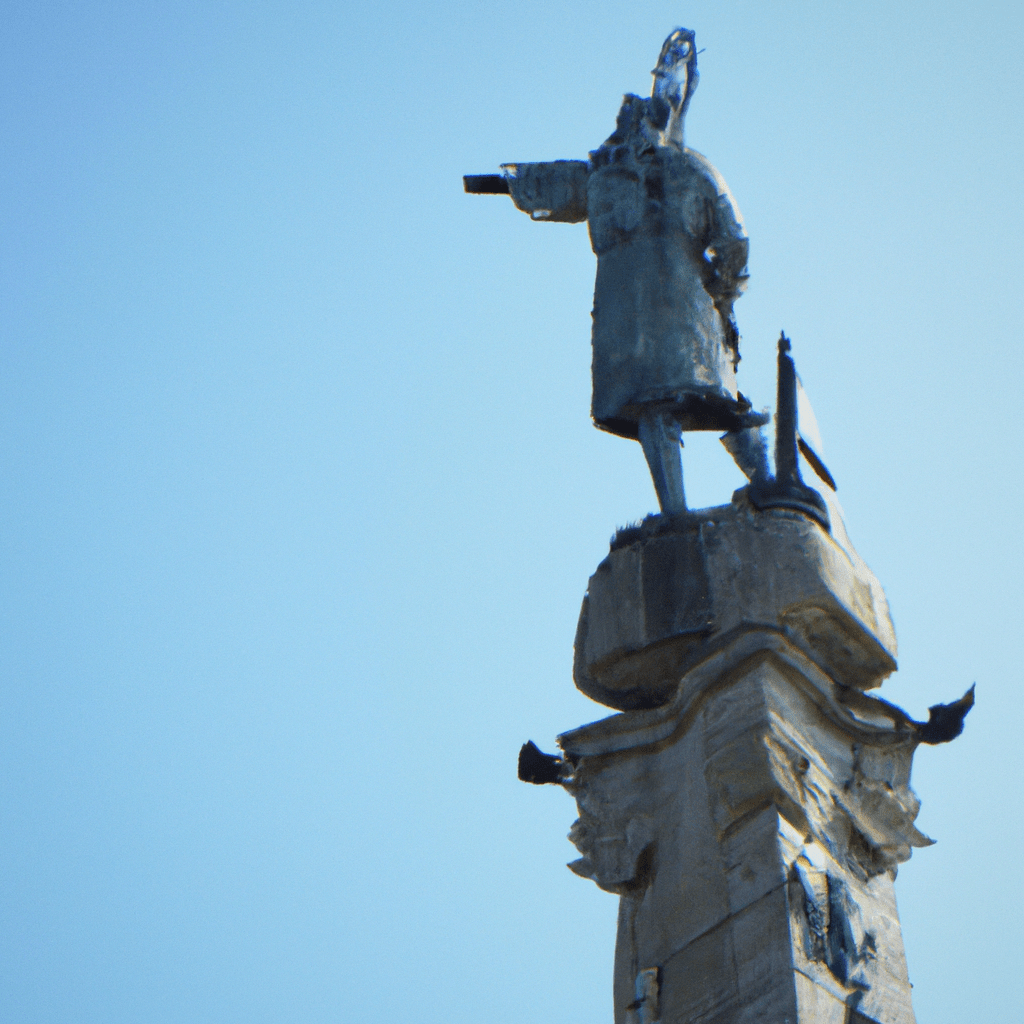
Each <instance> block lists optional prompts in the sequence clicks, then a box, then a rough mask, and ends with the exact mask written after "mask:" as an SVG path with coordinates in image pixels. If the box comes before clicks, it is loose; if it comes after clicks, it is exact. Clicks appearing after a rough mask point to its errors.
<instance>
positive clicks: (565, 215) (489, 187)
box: [463, 160, 590, 223]
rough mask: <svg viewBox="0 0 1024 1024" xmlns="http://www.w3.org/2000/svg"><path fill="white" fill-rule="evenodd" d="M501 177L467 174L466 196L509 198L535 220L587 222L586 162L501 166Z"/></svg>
mask: <svg viewBox="0 0 1024 1024" xmlns="http://www.w3.org/2000/svg"><path fill="white" fill-rule="evenodd" d="M501 169H502V170H503V171H504V172H505V173H504V175H503V176H499V175H497V174H470V175H466V177H465V178H463V182H464V185H465V189H466V191H467V192H475V193H485V194H491V195H494V194H498V195H500V194H502V193H505V194H508V195H510V196H512V202H514V203H515V204H516V206H517V207H518V208H519V209H520V210H522V211H523V212H524V213H528V214H529V215H530V216H531V217H532V218H533V219H534V220H551V221H562V222H563V223H565V222H567V223H575V222H577V221H581V220H586V219H587V176H588V175H589V173H590V167H589V165H588V164H587V162H586V161H585V160H551V161H549V162H547V163H533V164H503V165H502V168H501Z"/></svg>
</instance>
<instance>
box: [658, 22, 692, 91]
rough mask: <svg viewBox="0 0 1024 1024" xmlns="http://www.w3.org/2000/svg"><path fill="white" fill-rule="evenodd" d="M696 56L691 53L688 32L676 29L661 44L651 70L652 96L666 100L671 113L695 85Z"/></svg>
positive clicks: (690, 35)
mask: <svg viewBox="0 0 1024 1024" xmlns="http://www.w3.org/2000/svg"><path fill="white" fill-rule="evenodd" d="M696 72H697V55H696V52H695V51H694V39H693V33H692V32H691V31H689V29H685V28H677V29H676V30H675V32H673V33H672V35H670V36H669V37H668V39H666V40H665V45H664V46H662V48H661V56H660V57H659V58H658V66H657V67H656V68H655V69H654V71H653V72H652V74H653V75H654V88H653V90H652V93H653V95H655V96H660V97H661V98H662V99H664V100H667V101H668V103H669V105H670V106H671V107H672V109H673V110H674V111H678V110H679V109H680V107H682V106H683V105H684V104H685V101H686V100H687V98H688V96H689V94H690V93H691V92H693V90H694V88H696V85H697V74H696Z"/></svg>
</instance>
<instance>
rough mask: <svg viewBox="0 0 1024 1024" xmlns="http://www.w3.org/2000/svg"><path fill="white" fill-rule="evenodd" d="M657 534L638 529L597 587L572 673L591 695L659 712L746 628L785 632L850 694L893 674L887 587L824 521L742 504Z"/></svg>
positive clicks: (593, 585) (583, 615)
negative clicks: (689, 672) (692, 671)
mask: <svg viewBox="0 0 1024 1024" xmlns="http://www.w3.org/2000/svg"><path fill="white" fill-rule="evenodd" d="M658 526H659V529H658V530H657V531H655V530H654V529H650V530H648V529H646V524H645V526H644V527H641V528H639V529H635V530H633V531H631V533H632V536H627V541H628V542H626V543H621V544H617V545H616V546H615V547H614V549H613V550H612V552H611V553H610V554H609V555H608V557H607V558H605V560H604V561H603V562H602V563H601V564H600V565H599V566H598V568H597V571H596V572H595V573H594V575H593V576H592V577H591V578H590V584H589V587H588V589H587V594H586V597H585V598H584V599H583V608H582V610H581V612H580V620H579V626H578V628H577V633H576V648H575V661H574V673H573V674H574V678H575V681H576V685H577V687H578V688H579V689H580V690H582V691H583V692H584V693H585V694H586V695H587V696H588V697H591V698H593V699H594V700H596V701H599V702H601V703H602V704H607V705H609V706H610V707H614V708H619V709H620V710H633V709H637V708H650V707H657V706H659V705H661V704H663V703H665V701H667V700H668V699H669V698H671V696H672V694H673V693H674V692H675V688H676V686H677V684H678V682H679V679H680V677H681V676H682V675H683V673H684V672H685V671H686V669H687V668H688V667H689V666H691V665H692V664H694V663H695V662H696V661H698V660H699V659H700V658H702V657H704V656H705V655H706V653H707V651H708V650H709V649H713V648H714V647H715V646H716V645H721V644H722V643H723V642H726V641H727V640H728V638H729V637H731V636H732V635H734V634H736V633H738V632H740V631H743V630H745V629H750V628H770V629H774V630H777V631H778V632H780V633H782V634H783V635H785V636H786V637H787V638H788V639H789V640H790V641H791V642H792V643H793V644H795V645H796V646H797V647H798V648H800V649H801V650H802V651H803V652H804V653H805V654H806V655H807V656H808V657H809V658H810V659H811V660H812V661H814V662H815V663H816V664H817V665H819V666H820V667H821V668H822V669H823V670H824V671H826V672H827V673H828V674H829V675H830V676H832V677H833V678H834V679H835V680H836V681H838V682H840V683H843V684H844V685H847V686H852V687H856V688H858V689H862V690H864V689H870V688H871V687H874V686H878V685H879V684H880V683H881V681H882V680H883V679H884V678H885V677H886V676H888V675H889V674H890V673H892V672H893V671H895V669H896V637H895V633H894V631H893V626H892V621H891V619H890V617H889V606H888V603H887V602H886V599H885V594H884V593H883V591H882V587H881V585H880V584H879V582H878V580H877V579H876V578H875V576H874V575H873V574H872V572H871V571H870V569H868V567H867V566H866V565H865V564H864V563H863V561H861V559H860V558H859V557H858V556H857V554H856V552H855V551H854V550H853V548H852V546H851V545H849V543H844V544H840V543H839V542H838V541H837V540H836V539H834V538H833V537H832V536H830V535H829V533H828V532H827V531H826V530H824V529H823V528H822V527H821V526H819V525H818V524H817V523H815V522H812V521H811V520H809V519H807V518H806V517H804V516H802V515H800V514H798V513H793V512H787V511H773V512H768V513H765V512H761V513H755V512H754V511H752V509H751V508H750V506H749V504H747V502H746V500H745V498H743V497H742V494H740V495H739V496H738V497H737V500H736V501H735V502H734V503H733V504H732V505H728V506H724V507H722V508H715V509H707V510H705V511H703V512H701V513H694V514H688V515H685V516H680V517H676V518H675V519H673V520H670V521H669V524H668V526H669V528H668V529H665V527H664V525H663V524H662V523H659V524H658ZM843 539H844V540H845V538H843Z"/></svg>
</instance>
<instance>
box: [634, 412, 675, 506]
mask: <svg viewBox="0 0 1024 1024" xmlns="http://www.w3.org/2000/svg"><path fill="white" fill-rule="evenodd" d="M638 426H639V431H638V432H639V435H640V444H641V445H643V449H644V455H645V456H646V457H647V465H648V466H649V467H650V470H651V478H652V479H653V480H654V490H655V491H656V492H657V494H658V504H659V505H661V511H662V512H664V513H665V515H675V513H677V512H685V511H686V495H685V494H684V493H683V460H682V457H681V455H680V453H679V448H680V446H681V445H682V430H681V429H680V427H679V421H678V420H677V419H676V418H675V416H674V415H673V414H672V412H671V410H669V409H666V408H663V407H662V408H659V407H654V408H652V409H645V410H644V411H643V412H642V413H641V414H640V422H639V425H638Z"/></svg>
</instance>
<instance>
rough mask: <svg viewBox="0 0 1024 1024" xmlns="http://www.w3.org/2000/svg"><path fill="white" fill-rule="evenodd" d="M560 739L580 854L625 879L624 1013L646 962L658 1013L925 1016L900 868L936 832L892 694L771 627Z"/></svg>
mask: <svg viewBox="0 0 1024 1024" xmlns="http://www.w3.org/2000/svg"><path fill="white" fill-rule="evenodd" d="M559 742H560V744H561V745H562V748H563V750H564V751H565V753H566V756H567V757H568V758H569V760H570V761H571V762H572V763H573V764H574V765H575V772H574V775H573V777H572V779H571V780H570V781H568V782H566V783H565V785H566V788H568V789H569V790H570V792H572V793H573V795H574V796H575V797H576V800H577V803H578V805H579V809H580V818H579V821H578V822H577V823H576V824H575V825H574V826H573V831H572V833H571V838H572V840H573V842H575V843H576V845H577V847H578V848H579V850H580V853H581V854H582V855H583V856H582V857H581V858H580V860H578V861H576V862H574V863H573V864H572V865H571V867H572V868H573V870H574V871H576V872H577V873H578V874H580V875H582V876H584V877H588V878H592V879H593V880H594V881H595V882H597V884H598V885H599V886H601V887H602V888H604V889H607V890H609V891H611V892H615V893H618V894H619V895H620V897H621V901H620V913H619V930H618V941H617V945H616V964H615V1020H616V1024H636V1022H638V1021H641V1020H642V1019H644V1018H642V1017H641V1016H638V1014H640V1010H641V1003H639V1002H638V1001H637V996H636V992H637V986H638V984H639V982H638V977H639V976H640V975H641V973H642V972H645V971H646V972H654V973H648V974H646V975H644V978H645V979H647V980H646V981H645V984H646V985H647V986H648V988H647V989H645V991H648V989H649V988H650V984H651V982H650V978H651V977H657V979H658V992H657V1002H658V1007H659V1013H660V1015H661V1016H660V1018H659V1019H660V1020H661V1021H662V1022H663V1024H696V1022H698V1021H699V1022H701V1024H707V1022H710V1021H721V1022H722V1024H724V1022H726V1021H729V1022H735V1021H746V1020H750V1021H753V1020H758V1021H778V1022H780V1024H781V1022H782V1021H789V1022H790V1024H798V1022H810V1021H814V1022H815V1024H817V1022H819V1021H832V1020H835V1021H836V1022H845V1021H847V1020H849V1019H851V1018H850V1015H851V1014H853V1013H854V1012H857V1013H860V1014H862V1015H864V1016H865V1017H866V1018H868V1019H871V1020H875V1021H878V1022H880V1024H910V1022H912V1021H913V1011H912V1009H911V1003H910V987H909V981H908V979H907V975H906V963H905V959H904V955H903V945H902V938H901V935H900V931H899V923H898V920H897V917H896V909H895V900H894V897H893V889H892V880H893V877H894V875H895V869H896V866H897V864H898V863H899V862H900V861H902V860H905V859H906V858H907V857H908V856H909V855H910V850H911V847H913V846H918V845H924V844H926V843H927V842H928V841H929V840H927V838H926V837H924V836H922V835H921V833H920V832H918V831H917V829H916V828H915V827H914V825H913V818H914V815H915V814H916V810H917V801H916V798H915V797H914V795H913V792H912V791H911V789H910V787H909V778H910V764H911V757H912V755H913V751H914V749H915V747H916V744H917V742H918V738H917V734H916V732H915V731H914V730H913V729H912V728H911V727H910V726H909V725H908V724H907V720H906V718H905V716H902V715H901V713H900V712H899V711H898V710H897V709H895V708H892V706H891V705H888V704H885V702H883V701H878V700H876V699H875V698H871V697H868V696H867V695H865V694H862V693H860V692H858V691H851V690H849V689H848V688H846V687H843V686H841V685H839V684H837V683H836V682H835V681H834V680H833V679H831V678H830V677H829V676H827V675H826V674H825V673H824V672H822V671H821V669H820V668H819V667H818V665H817V664H815V662H814V661H812V660H811V658H810V657H809V656H808V654H807V653H806V651H805V650H804V649H803V646H802V645H798V643H797V641H796V640H795V639H794V638H792V637H790V636H788V635H786V634H783V633H782V632H781V631H779V630H775V629H769V628H760V629H751V630H745V631H739V632H736V633H734V634H733V635H732V639H731V640H729V641H728V642H726V643H724V644H723V645H720V646H719V647H718V648H717V649H714V650H712V651H711V653H709V654H708V655H707V656H706V657H705V658H704V660H703V661H701V662H700V663H699V664H696V665H694V666H693V667H692V668H691V669H690V670H689V671H688V672H687V673H686V674H685V675H684V676H683V678H682V679H681V680H680V683H679V685H678V687H677V689H676V691H675V694H674V696H673V697H672V699H671V700H670V701H669V702H668V703H667V704H665V705H664V706H662V707H660V708H655V709H647V710H637V711H629V712H625V713H623V714H618V715H613V716H611V717H610V718H606V719H604V720H602V721H599V722H595V723H593V724H592V725H589V726H584V727H583V728H581V729H577V730H574V731H573V732H571V733H567V734H565V735H564V736H562V737H560V739H559ZM651 998H652V999H653V996H652V997H651ZM651 1005H653V1002H652V1003H651ZM645 1012H646V1011H645Z"/></svg>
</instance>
